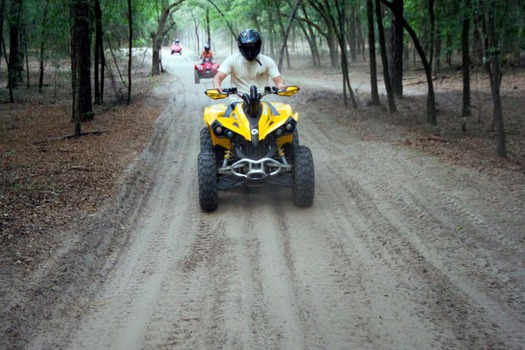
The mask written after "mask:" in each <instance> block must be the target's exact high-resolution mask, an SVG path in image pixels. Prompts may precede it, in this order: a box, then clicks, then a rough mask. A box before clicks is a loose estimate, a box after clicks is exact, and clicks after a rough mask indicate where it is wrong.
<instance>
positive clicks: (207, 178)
mask: <svg viewBox="0 0 525 350" xmlns="http://www.w3.org/2000/svg"><path fill="white" fill-rule="evenodd" d="M198 174H199V205H200V207H201V209H202V210H204V211H208V212H211V211H215V210H217V208H218V207H219V194H218V187H217V165H216V162H215V154H214V153H213V152H211V151H201V152H200V153H199V158H198Z"/></svg>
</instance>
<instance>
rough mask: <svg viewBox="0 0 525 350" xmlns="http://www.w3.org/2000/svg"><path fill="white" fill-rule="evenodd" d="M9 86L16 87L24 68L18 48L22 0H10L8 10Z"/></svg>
mask: <svg viewBox="0 0 525 350" xmlns="http://www.w3.org/2000/svg"><path fill="white" fill-rule="evenodd" d="M9 17H10V18H9V62H8V65H9V69H8V75H9V83H8V85H9V87H10V88H12V89H16V88H17V87H18V84H19V83H20V82H21V81H22V71H23V69H24V64H23V59H22V52H21V50H20V30H21V22H22V0H12V1H11V9H10V12H9Z"/></svg>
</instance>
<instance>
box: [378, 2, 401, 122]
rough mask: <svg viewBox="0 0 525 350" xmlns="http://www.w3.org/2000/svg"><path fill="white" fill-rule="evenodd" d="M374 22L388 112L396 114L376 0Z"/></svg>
mask: <svg viewBox="0 0 525 350" xmlns="http://www.w3.org/2000/svg"><path fill="white" fill-rule="evenodd" d="M376 21H377V32H378V34H379V46H380V48H381V60H382V61H383V77H384V80H385V89H386V94H387V97H388V111H389V112H390V113H395V112H397V108H396V101H395V99H394V92H393V89H392V81H391V80H390V74H389V73H388V57H387V54H386V43H385V31H384V28H383V13H382V10H381V3H380V2H379V0H376Z"/></svg>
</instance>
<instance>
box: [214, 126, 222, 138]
mask: <svg viewBox="0 0 525 350" xmlns="http://www.w3.org/2000/svg"><path fill="white" fill-rule="evenodd" d="M213 132H214V133H215V135H217V136H222V133H223V132H224V129H223V128H222V126H220V125H217V126H215V128H214V129H213Z"/></svg>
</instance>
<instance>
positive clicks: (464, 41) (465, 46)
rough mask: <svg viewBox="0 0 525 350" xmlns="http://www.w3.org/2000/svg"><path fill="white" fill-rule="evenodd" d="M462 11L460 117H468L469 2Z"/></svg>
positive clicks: (466, 2) (467, 1)
mask: <svg viewBox="0 0 525 350" xmlns="http://www.w3.org/2000/svg"><path fill="white" fill-rule="evenodd" d="M463 11H464V13H463V30H462V33H461V62H462V68H463V110H462V113H461V116H462V117H469V116H470V115H471V109H470V108H471V105H470V58H469V47H470V45H469V35H470V0H465V5H464V9H463Z"/></svg>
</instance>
